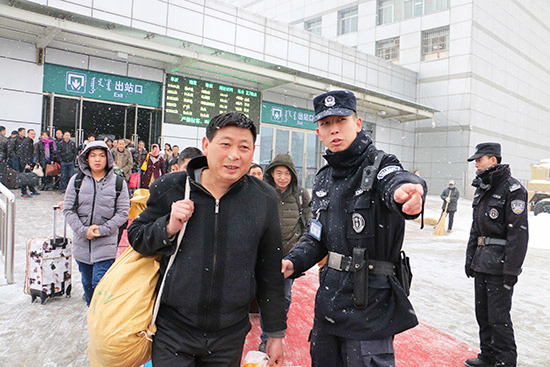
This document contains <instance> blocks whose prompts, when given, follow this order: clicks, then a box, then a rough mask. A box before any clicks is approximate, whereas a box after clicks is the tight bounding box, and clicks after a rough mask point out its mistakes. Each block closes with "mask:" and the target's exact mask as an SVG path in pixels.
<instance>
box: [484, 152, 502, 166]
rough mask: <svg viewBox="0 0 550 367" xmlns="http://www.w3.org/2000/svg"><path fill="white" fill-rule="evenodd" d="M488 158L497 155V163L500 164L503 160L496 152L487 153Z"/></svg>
mask: <svg viewBox="0 0 550 367" xmlns="http://www.w3.org/2000/svg"><path fill="white" fill-rule="evenodd" d="M486 156H487V158H489V159H490V158H491V157H495V158H496V159H497V164H500V162H502V157H501V156H499V155H496V154H486Z"/></svg>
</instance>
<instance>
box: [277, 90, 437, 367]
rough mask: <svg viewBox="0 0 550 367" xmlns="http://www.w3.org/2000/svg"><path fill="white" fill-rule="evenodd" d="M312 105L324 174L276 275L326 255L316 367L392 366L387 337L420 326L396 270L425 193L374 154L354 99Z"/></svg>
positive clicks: (315, 334)
mask: <svg viewBox="0 0 550 367" xmlns="http://www.w3.org/2000/svg"><path fill="white" fill-rule="evenodd" d="M313 104H314V107H315V119H314V121H316V122H318V128H317V134H318V136H319V140H320V141H322V142H323V144H324V145H325V146H326V147H327V151H326V155H325V156H324V158H325V159H326V160H327V162H328V165H326V166H324V167H323V168H321V169H320V170H319V172H318V173H317V176H316V178H315V183H314V185H313V193H312V204H311V212H312V216H313V219H311V220H310V224H309V229H308V231H307V232H306V233H305V234H304V235H303V236H302V237H301V239H300V240H299V242H298V243H297V244H296V245H295V247H294V248H293V249H292V250H291V251H290V253H289V254H288V255H287V256H286V257H285V259H284V260H283V265H282V270H283V272H284V274H285V277H292V278H295V277H297V276H299V275H300V274H301V273H302V272H304V271H306V270H308V269H309V268H310V267H312V266H313V265H315V264H316V263H317V262H318V261H320V260H321V259H323V257H325V256H327V255H328V260H327V262H326V264H325V265H323V267H322V269H321V274H320V286H319V290H318V291H317V297H316V302H315V319H314V326H313V330H312V332H311V334H310V341H311V350H310V352H311V357H312V365H313V366H326V367H336V366H347V367H356V366H361V367H363V366H394V363H395V362H394V349H393V337H394V335H395V334H397V333H400V332H402V331H404V330H407V329H409V328H412V327H414V326H416V325H417V324H418V321H417V319H416V316H415V314H414V311H413V309H412V305H411V304H410V302H409V300H408V299H407V291H408V290H405V288H408V285H407V284H404V283H407V282H408V280H409V278H408V277H407V276H405V277H403V278H407V279H406V281H403V282H400V281H399V280H398V276H400V275H403V274H404V273H406V272H405V271H401V270H402V267H399V266H398V265H399V263H400V256H401V254H400V251H401V247H402V244H403V236H404V230H405V219H412V218H415V217H417V216H418V214H420V212H421V211H422V205H423V200H424V194H425V193H426V191H427V189H426V183H425V182H424V180H423V179H422V178H420V177H418V176H416V175H414V174H412V173H409V172H407V171H405V170H404V169H403V167H402V166H401V163H400V162H399V160H398V159H397V158H396V157H395V156H394V155H391V154H386V153H384V152H383V151H381V150H378V149H376V147H375V146H374V144H373V142H372V140H371V138H370V137H368V136H367V135H366V134H365V132H364V131H363V130H362V124H361V119H360V118H358V117H357V114H356V101H355V96H354V94H353V93H351V92H350V91H331V92H328V93H324V94H321V95H319V96H317V97H315V99H314V100H313ZM400 278H401V277H400Z"/></svg>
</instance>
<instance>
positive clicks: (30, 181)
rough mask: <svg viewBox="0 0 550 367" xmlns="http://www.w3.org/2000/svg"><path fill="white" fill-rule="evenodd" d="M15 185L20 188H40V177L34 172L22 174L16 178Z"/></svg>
mask: <svg viewBox="0 0 550 367" xmlns="http://www.w3.org/2000/svg"><path fill="white" fill-rule="evenodd" d="M15 183H16V184H17V185H18V186H19V187H22V186H38V176H37V175H36V174H34V173H33V172H20V173H18V174H17V177H16V178H15Z"/></svg>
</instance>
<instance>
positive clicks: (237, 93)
mask: <svg viewBox="0 0 550 367" xmlns="http://www.w3.org/2000/svg"><path fill="white" fill-rule="evenodd" d="M165 98H166V100H165V110H164V116H165V121H166V122H167V123H172V124H183V125H192V126H206V125H208V123H209V122H210V119H211V118H212V117H214V116H216V115H218V114H220V113H224V112H228V111H236V112H242V113H243V114H245V115H246V116H248V117H250V118H251V119H252V121H254V122H255V123H256V124H257V125H259V121H260V101H261V94H260V92H257V91H253V90H249V89H244V88H238V87H233V86H230V85H226V84H219V83H214V82H211V81H206V80H201V79H195V78H187V77H184V76H180V75H166V97H165Z"/></svg>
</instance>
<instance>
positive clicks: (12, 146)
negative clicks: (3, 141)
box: [6, 136, 20, 158]
mask: <svg viewBox="0 0 550 367" xmlns="http://www.w3.org/2000/svg"><path fill="white" fill-rule="evenodd" d="M18 137H19V136H16V137H14V138H12V137H11V136H10V137H9V138H8V143H7V146H6V147H7V151H8V158H13V157H19V155H17V152H16V147H17V142H18V140H17V139H18ZM19 145H20V143H19ZM17 149H19V148H17Z"/></svg>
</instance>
